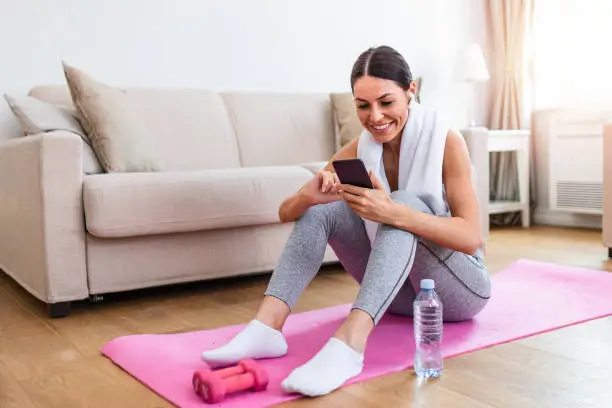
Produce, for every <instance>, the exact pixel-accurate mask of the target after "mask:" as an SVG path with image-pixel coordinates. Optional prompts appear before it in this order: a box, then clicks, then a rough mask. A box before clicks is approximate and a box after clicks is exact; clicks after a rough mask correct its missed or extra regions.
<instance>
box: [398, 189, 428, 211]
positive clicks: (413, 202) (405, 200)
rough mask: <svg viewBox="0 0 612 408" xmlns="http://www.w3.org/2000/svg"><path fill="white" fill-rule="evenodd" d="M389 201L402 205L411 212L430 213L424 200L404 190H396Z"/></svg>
mask: <svg viewBox="0 0 612 408" xmlns="http://www.w3.org/2000/svg"><path fill="white" fill-rule="evenodd" d="M391 200H393V201H394V202H396V203H401V204H404V205H405V206H407V207H410V208H412V209H413V210H418V211H423V212H426V213H431V212H432V211H431V208H430V207H429V205H427V203H426V200H424V199H423V198H421V197H419V196H417V195H416V194H414V193H412V192H410V191H406V190H396V191H394V192H392V193H391Z"/></svg>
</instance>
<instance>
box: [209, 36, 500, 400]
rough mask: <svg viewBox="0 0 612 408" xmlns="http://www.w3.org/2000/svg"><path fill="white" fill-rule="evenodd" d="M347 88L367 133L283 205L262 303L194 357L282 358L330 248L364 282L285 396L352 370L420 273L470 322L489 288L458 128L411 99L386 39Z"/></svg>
mask: <svg viewBox="0 0 612 408" xmlns="http://www.w3.org/2000/svg"><path fill="white" fill-rule="evenodd" d="M351 87H352V90H353V94H354V98H355V106H356V109H357V113H358V116H359V119H360V121H361V123H362V125H363V127H364V131H363V132H362V134H361V135H360V136H359V137H358V138H356V139H354V140H353V141H352V142H350V143H349V144H347V145H345V146H344V147H342V149H340V150H339V151H338V152H337V153H336V154H335V155H334V157H332V159H331V160H330V163H328V164H327V166H326V167H325V168H324V169H323V170H322V171H321V172H319V173H318V174H317V175H316V176H315V177H313V178H312V180H310V181H309V182H308V183H306V184H305V185H304V186H303V187H302V188H301V189H300V190H299V191H297V192H296V193H295V194H294V195H292V196H291V197H288V198H287V199H286V200H285V201H284V202H283V203H282V204H281V207H280V209H279V215H280V218H281V220H282V221H284V222H295V225H294V228H293V231H292V233H291V235H290V236H289V239H288V241H287V243H286V245H285V249H284V251H283V253H282V255H281V258H280V260H279V262H278V265H277V267H276V269H275V270H274V273H273V274H272V277H271V280H270V283H269V286H268V289H267V290H266V293H265V296H264V298H263V301H262V303H261V305H260V307H259V310H258V311H257V313H256V315H255V317H254V319H253V320H252V321H251V322H250V323H249V324H248V325H247V326H246V327H245V329H243V330H242V331H241V332H240V333H238V334H237V335H236V336H235V337H234V338H232V339H231V340H230V341H229V342H228V343H227V344H226V345H224V346H222V347H219V348H216V349H213V350H208V351H205V352H203V353H202V359H203V360H204V361H206V362H207V363H208V364H210V365H212V366H220V365H227V364H235V363H236V362H237V361H239V360H240V359H243V358H273V357H281V356H283V355H285V354H286V353H287V342H286V340H285V338H284V336H283V334H282V328H283V326H284V324H285V321H286V319H287V317H288V316H289V314H290V313H291V311H292V310H293V308H294V306H295V304H296V303H297V301H298V299H299V297H300V296H301V294H302V292H303V291H304V289H305V288H306V286H307V285H308V284H309V283H310V281H311V280H312V279H313V278H314V277H315V276H316V274H317V272H318V271H319V268H320V266H321V263H322V262H323V257H324V254H325V250H326V247H327V245H328V244H330V245H331V247H332V248H333V250H334V252H335V253H336V255H337V256H338V258H339V259H340V261H341V263H342V265H343V266H344V267H345V269H346V270H347V272H348V273H349V274H350V275H352V276H353V277H354V278H355V280H356V281H357V282H358V283H359V284H360V290H359V293H358V295H357V299H356V300H355V302H354V304H353V307H352V308H351V312H350V313H349V315H348V317H347V318H346V320H345V321H344V322H343V324H342V325H341V326H340V327H339V328H338V329H337V331H336V332H335V333H334V335H333V336H332V337H331V338H330V339H329V341H328V343H327V344H326V345H325V346H324V347H323V348H322V349H321V350H320V351H319V352H318V353H317V354H316V355H315V356H314V357H313V358H312V359H311V360H309V361H308V362H306V363H305V364H304V365H302V366H300V367H297V368H296V369H295V370H294V371H293V372H292V373H291V374H290V375H289V376H288V377H287V378H286V379H285V380H284V381H283V382H282V389H283V390H284V391H285V392H298V393H302V394H305V395H310V396H318V395H324V394H327V393H329V392H331V391H333V390H335V389H337V388H338V387H340V386H341V385H342V384H344V383H345V382H346V381H347V380H349V379H351V378H352V377H354V376H356V375H358V374H359V373H360V372H361V370H362V367H363V361H364V352H365V347H366V343H367V339H368V336H369V335H370V333H371V331H372V330H373V329H374V327H375V326H376V325H377V324H378V323H379V321H380V319H381V318H382V317H383V316H384V314H385V313H387V311H389V312H390V313H398V314H402V315H408V316H411V315H412V302H413V301H414V299H415V297H416V293H418V291H419V287H420V281H421V280H422V279H425V278H427V279H433V280H434V281H435V282H436V290H437V292H438V293H439V295H440V297H441V299H442V302H443V304H444V319H445V320H446V321H460V320H466V319H471V318H472V317H473V316H475V315H476V314H478V313H479V312H480V311H481V310H482V309H483V308H484V307H485V306H486V304H487V302H488V299H489V297H490V293H491V287H490V286H491V284H490V280H489V275H488V272H487V269H486V267H485V266H484V264H483V259H482V249H481V247H480V243H481V241H480V226H479V208H478V200H477V198H476V194H475V189H474V186H473V185H472V177H471V165H470V159H469V156H468V153H467V148H466V145H465V142H464V140H463V138H462V137H461V135H459V134H457V133H455V132H453V131H452V130H451V129H450V128H449V126H448V125H447V124H446V122H445V121H443V120H442V119H441V116H440V115H439V114H437V113H436V112H433V111H430V110H428V109H426V108H425V107H423V106H421V105H420V104H419V103H418V102H416V101H415V100H414V96H413V94H414V90H415V83H414V81H413V80H412V74H411V72H410V68H409V66H408V64H407V63H406V61H404V58H403V57H402V56H401V55H400V54H399V53H398V52H397V51H395V50H394V49H393V48H391V47H387V46H382V47H378V48H370V49H368V50H366V51H365V52H363V53H362V54H361V55H360V56H359V58H358V59H357V61H356V62H355V64H354V66H353V69H352V74H351ZM345 158H359V159H361V161H362V162H363V163H364V165H365V166H366V169H367V170H368V171H369V175H370V179H371V181H372V185H373V186H374V188H373V189H369V188H362V187H357V186H351V185H342V184H340V183H339V181H338V177H337V176H336V175H335V174H334V172H333V164H332V163H333V161H335V160H337V159H345Z"/></svg>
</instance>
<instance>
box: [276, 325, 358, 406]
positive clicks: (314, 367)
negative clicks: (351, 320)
mask: <svg viewBox="0 0 612 408" xmlns="http://www.w3.org/2000/svg"><path fill="white" fill-rule="evenodd" d="M362 369H363V354H361V353H359V352H357V351H356V350H354V349H353V348H351V347H350V346H349V345H348V344H346V343H344V342H343V341H342V340H339V339H337V338H335V337H332V338H331V339H329V341H328V342H327V343H326V344H325V346H323V348H322V349H321V350H320V351H319V352H318V353H317V354H316V355H315V356H314V357H313V358H311V359H310V360H309V361H308V362H306V363H305V364H304V365H302V366H300V367H298V368H296V369H295V370H293V371H292V372H291V374H289V376H288V377H287V378H286V379H285V380H284V381H283V382H282V383H281V388H282V389H283V391H285V392H286V393H300V394H304V395H308V396H311V397H316V396H320V395H325V394H329V393H330V392H332V391H334V390H335V389H337V388H339V387H340V386H341V385H342V384H344V383H345V382H346V381H347V380H349V379H351V378H353V377H355V376H357V375H359V374H360V373H361V370H362Z"/></svg>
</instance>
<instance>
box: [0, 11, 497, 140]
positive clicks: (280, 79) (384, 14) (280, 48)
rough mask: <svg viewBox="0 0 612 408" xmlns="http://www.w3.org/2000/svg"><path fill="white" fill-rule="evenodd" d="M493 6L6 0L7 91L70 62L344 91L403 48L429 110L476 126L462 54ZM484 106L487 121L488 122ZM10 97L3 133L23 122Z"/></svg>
mask: <svg viewBox="0 0 612 408" xmlns="http://www.w3.org/2000/svg"><path fill="white" fill-rule="evenodd" d="M483 4H484V0H428V1H423V0H378V1H376V2H374V1H367V0H334V1H329V0H308V1H295V0H293V1H287V0H259V1H255V0H209V1H207V0H105V1H95V0H89V1H83V0H53V1H49V0H0V52H1V53H2V63H1V64H0V92H27V90H28V89H29V88H31V87H32V86H33V85H36V84H43V83H63V82H64V79H63V76H62V71H61V64H60V61H61V59H65V60H66V61H67V62H69V63H70V64H72V65H75V66H77V67H80V68H82V69H84V70H85V71H87V72H89V73H91V74H92V75H93V76H95V77H96V78H98V79H99V80H102V81H104V82H106V83H108V84H111V85H118V86H130V85H133V86H164V87H177V86H178V87H203V88H209V89H213V90H264V91H265V90H269V91H306V92H309V91H314V92H320V91H323V92H328V91H343V90H349V89H350V88H349V75H350V70H351V66H352V63H353V61H354V60H355V58H356V57H357V55H358V54H359V53H360V52H361V51H363V50H364V49H366V48H367V47H369V46H371V45H379V44H389V45H391V46H394V47H395V48H397V49H398V50H399V51H400V52H401V53H403V55H404V56H405V58H406V59H407V61H408V62H409V64H410V65H411V66H412V68H413V70H414V74H415V75H420V76H423V77H424V82H423V94H422V95H423V100H422V102H423V103H425V104H427V105H431V106H434V107H439V108H442V109H444V110H445V111H446V113H447V114H449V115H451V117H452V118H453V120H454V122H455V124H456V126H462V125H464V124H465V123H466V121H467V118H466V117H465V102H464V100H465V99H464V88H463V87H462V86H461V85H459V84H456V83H455V82H453V77H452V73H453V69H454V65H453V64H454V60H455V58H456V54H457V53H458V52H459V50H460V48H461V47H462V46H464V45H465V44H467V43H468V42H470V41H473V40H478V41H481V40H484V36H485V34H484V32H485V29H484V24H483V21H482V19H483V12H482V7H483ZM486 104H487V101H486V100H484V99H482V98H480V100H479V105H480V106H479V107H477V108H476V112H477V113H478V121H479V122H480V123H483V121H484V119H485V117H486V114H487V112H486ZM7 109H8V108H7V106H6V104H5V103H4V100H3V99H2V100H0V130H1V129H2V127H3V126H4V128H5V129H6V127H7V126H12V128H13V130H15V129H16V127H15V126H16V125H15V123H14V122H12V119H11V118H10V115H8V111H7Z"/></svg>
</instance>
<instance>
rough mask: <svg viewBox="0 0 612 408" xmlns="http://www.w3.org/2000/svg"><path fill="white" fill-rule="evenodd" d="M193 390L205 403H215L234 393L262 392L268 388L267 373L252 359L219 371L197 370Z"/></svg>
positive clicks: (194, 374)
mask: <svg viewBox="0 0 612 408" xmlns="http://www.w3.org/2000/svg"><path fill="white" fill-rule="evenodd" d="M192 383H193V389H194V390H195V392H196V394H198V395H199V396H200V397H201V398H202V399H203V400H204V401H205V402H207V403H209V404H210V403H215V402H219V401H221V400H223V398H225V396H226V395H228V394H232V393H235V392H240V391H245V390H248V389H250V390H251V391H263V390H265V389H266V388H267V387H268V373H267V372H266V370H265V369H264V368H263V367H260V366H259V365H258V364H257V363H256V362H255V360H253V359H244V360H241V361H240V362H238V364H237V365H235V366H232V367H227V368H223V369H220V370H214V371H213V370H208V369H203V370H197V371H196V372H195V373H193V379H192Z"/></svg>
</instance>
